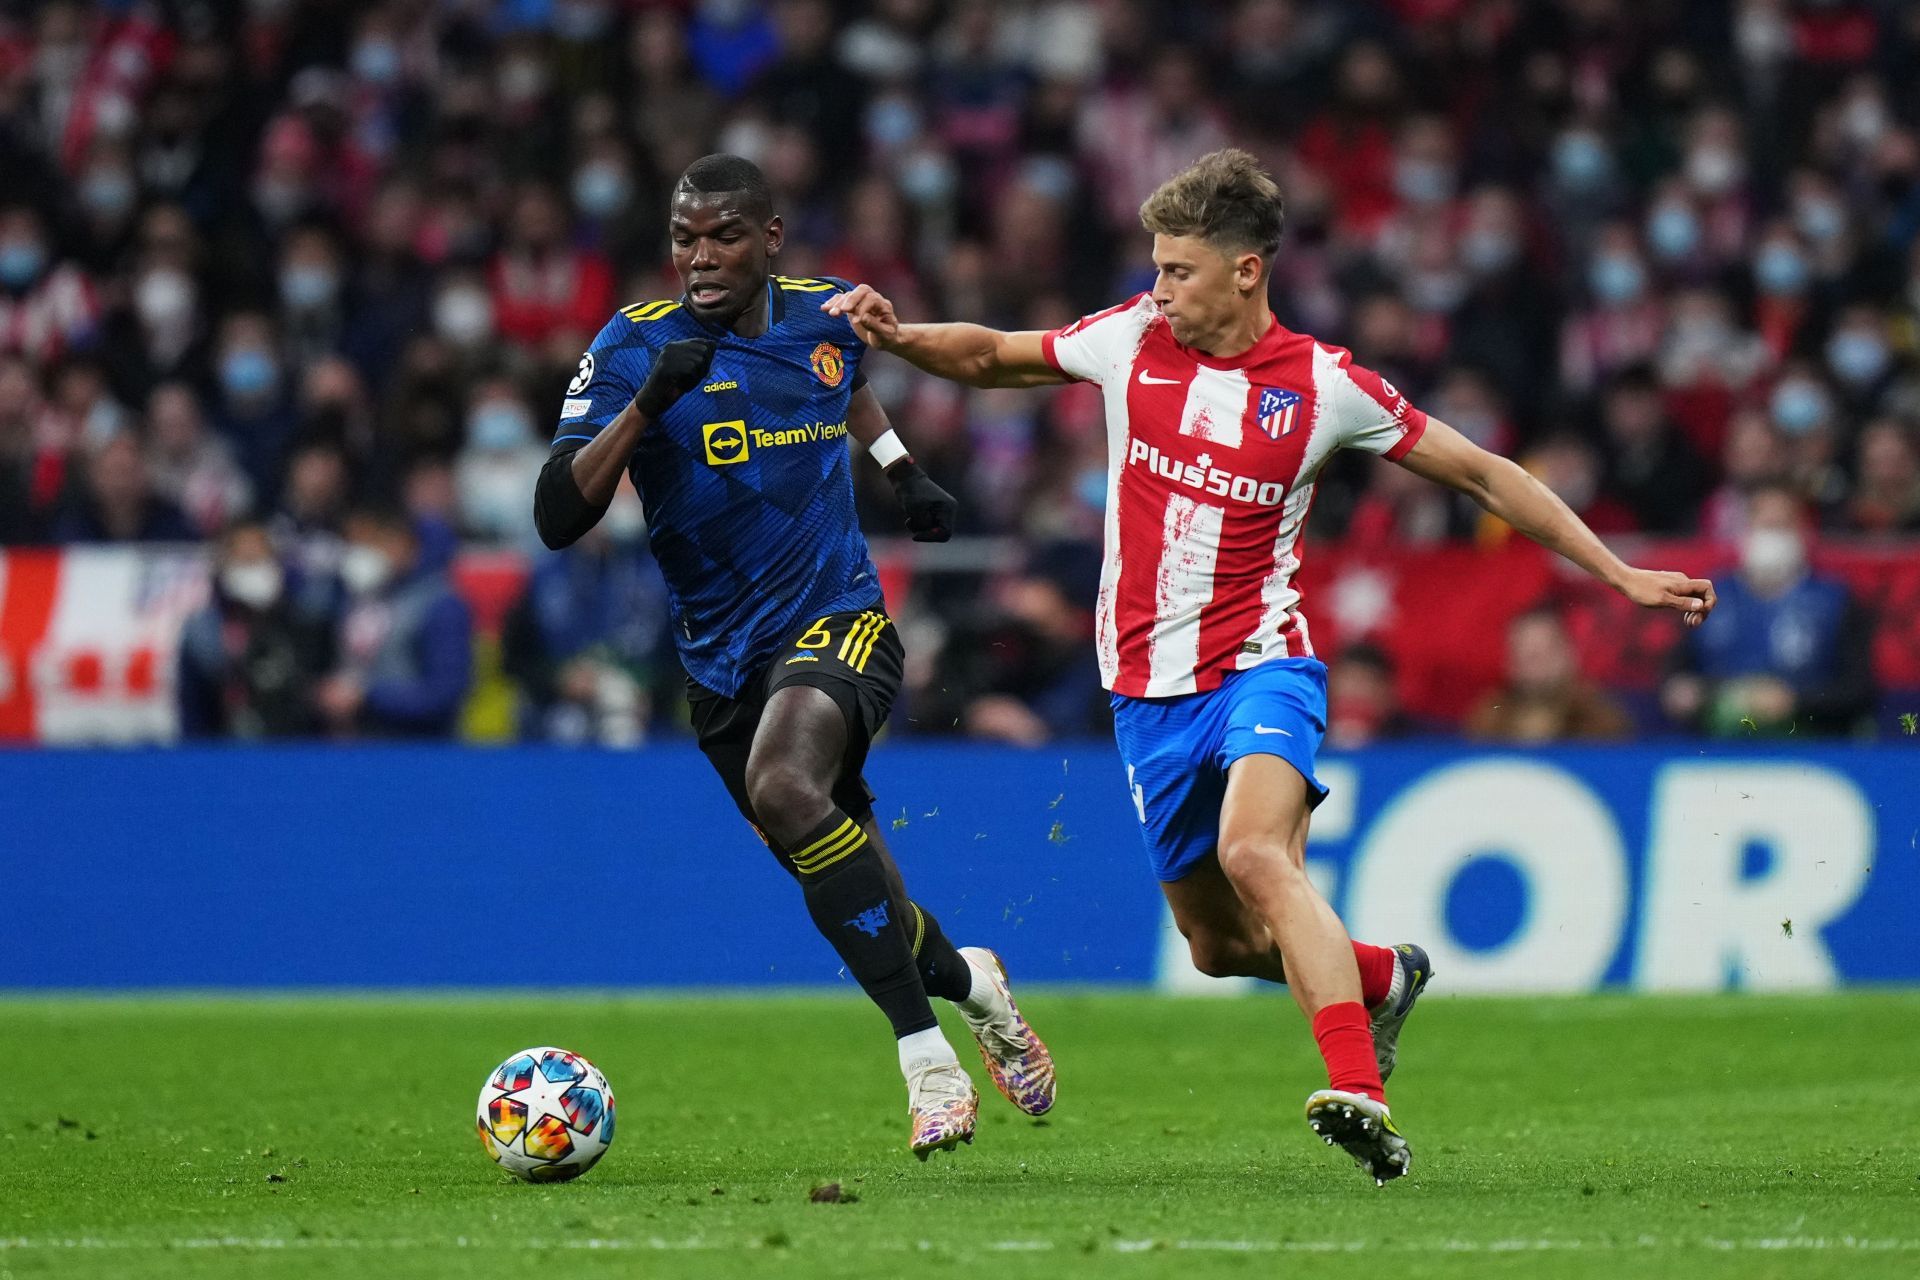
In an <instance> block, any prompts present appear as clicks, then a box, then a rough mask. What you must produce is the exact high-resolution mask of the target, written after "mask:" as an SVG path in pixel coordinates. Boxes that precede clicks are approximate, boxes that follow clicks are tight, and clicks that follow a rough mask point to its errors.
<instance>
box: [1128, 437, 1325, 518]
mask: <svg viewBox="0 0 1920 1280" xmlns="http://www.w3.org/2000/svg"><path fill="white" fill-rule="evenodd" d="M1137 462H1144V463H1146V464H1147V469H1148V470H1149V471H1151V472H1153V473H1154V474H1155V475H1157V476H1161V477H1163V478H1164V479H1167V480H1171V481H1173V482H1174V483H1175V484H1177V485H1184V486H1185V487H1187V488H1189V489H1197V490H1199V491H1200V492H1202V493H1210V494H1212V495H1213V496H1214V497H1216V498H1230V499H1232V500H1233V501H1235V502H1251V503H1254V504H1256V505H1258V506H1262V507H1277V506H1279V505H1280V504H1281V503H1282V502H1284V501H1285V500H1286V497H1287V486H1286V485H1284V484H1282V483H1281V482H1280V481H1278V480H1268V481H1266V482H1265V483H1262V482H1260V481H1258V480H1255V479H1254V478H1253V477H1252V476H1240V475H1235V474H1234V473H1233V472H1231V471H1223V470H1222V469H1221V468H1219V467H1216V466H1214V465H1213V458H1212V456H1211V455H1209V454H1205V453H1203V454H1201V455H1200V457H1199V458H1198V460H1196V461H1194V462H1182V461H1180V459H1178V458H1170V457H1168V456H1167V455H1166V454H1164V453H1162V452H1161V451H1160V450H1159V449H1158V448H1157V447H1156V446H1154V445H1151V444H1148V443H1147V442H1146V441H1145V440H1140V439H1135V440H1134V441H1133V442H1132V443H1131V444H1130V445H1129V446H1128V447H1127V465H1128V466H1133V465H1134V464H1135V463H1137Z"/></svg>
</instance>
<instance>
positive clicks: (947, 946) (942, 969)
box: [861, 815, 973, 1004]
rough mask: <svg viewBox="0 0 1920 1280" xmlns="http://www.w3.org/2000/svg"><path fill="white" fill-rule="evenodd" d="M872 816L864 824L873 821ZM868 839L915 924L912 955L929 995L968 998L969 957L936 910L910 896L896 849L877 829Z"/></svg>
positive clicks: (970, 984)
mask: <svg viewBox="0 0 1920 1280" xmlns="http://www.w3.org/2000/svg"><path fill="white" fill-rule="evenodd" d="M872 821H873V819H872V817H871V815H869V817H868V818H867V821H866V822H865V823H862V824H861V825H863V826H868V825H870V824H871V823H872ZM867 841H868V843H869V844H871V845H873V846H874V848H875V850H876V851H877V852H878V853H879V855H880V860H881V861H882V862H883V863H885V864H886V868H887V888H888V889H889V890H890V891H891V892H892V894H893V900H894V902H895V903H896V904H899V905H900V906H901V908H902V911H903V914H904V918H905V919H908V920H910V921H911V922H912V923H911V924H910V925H909V926H908V932H909V933H911V934H912V935H913V958H914V959H915V960H916V961H918V962H919V965H920V978H921V981H922V983H923V984H924V985H925V986H926V988H927V994H928V995H930V996H939V997H940V998H941V999H942V1000H951V1001H953V1002H954V1003H955V1004H958V1003H959V1002H960V1001H962V1000H965V999H966V998H967V993H968V992H969V991H971V990H972V989H973V970H972V968H971V967H969V966H968V964H967V961H966V958H965V957H964V956H962V955H961V954H960V952H959V951H958V950H956V949H955V948H954V945H953V944H952V943H951V942H949V941H947V935H946V934H945V933H943V932H942V931H941V929H940V922H939V921H938V920H935V919H934V918H933V912H931V911H929V910H927V909H926V908H925V907H923V906H921V905H920V904H919V903H917V902H915V901H914V900H913V899H911V898H909V897H908V896H907V883H906V881H905V880H903V879H901V877H900V864H899V862H897V861H896V860H895V859H894V856H893V851H892V850H891V849H889V848H887V844H886V841H884V840H882V839H881V838H880V833H879V831H878V830H869V831H868V832H867Z"/></svg>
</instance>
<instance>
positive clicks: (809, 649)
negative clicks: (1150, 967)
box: [534, 155, 1054, 1160]
mask: <svg viewBox="0 0 1920 1280" xmlns="http://www.w3.org/2000/svg"><path fill="white" fill-rule="evenodd" d="M669 228H670V231H671V234H672V238H673V263H674V267H675V269H676V270H677V271H678V272H679V274H680V279H681V281H682V283H683V284H684V285H685V288H686V292H685V293H683V294H682V295H681V296H680V297H679V298H677V299H667V300H661V301H657V302H645V303H641V304H638V305H636V306H631V307H627V308H624V309H623V310H622V311H621V312H620V314H618V315H616V316H615V317H614V318H613V319H612V320H611V321H609V322H608V324H607V327H606V328H605V329H603V330H601V332H600V335H599V336H598V337H597V338H595V339H594V342H593V346H592V347H591V348H589V349H588V351H587V353H586V354H585V355H583V356H582V357H581V358H580V369H579V372H578V373H577V374H576V376H575V377H574V379H573V382H572V384H571V385H570V386H569V387H568V388H567V398H566V402H565V404H564V405H563V406H562V408H561V413H560V426H559V430H558V431H557V433H556V434H555V438H554V447H553V455H552V457H551V458H550V459H549V460H548V462H547V465H546V467H545V469H544V470H543V471H542V472H541V475H540V481H539V485H538V488H537V490H536V493H535V498H534V519H535V523H536V524H537V525H538V526H539V530H540V536H541V538H542V540H544V541H545V542H546V544H547V545H548V546H549V547H552V548H555V549H558V548H560V547H564V546H567V545H568V544H570V543H571V542H573V541H574V540H575V539H576V538H578V537H579V536H580V535H581V534H583V533H585V532H586V531H587V530H588V529H589V528H591V527H592V526H593V525H594V523H595V522H596V521H598V520H599V518H600V517H601V515H602V514H604V513H605V511H606V509H607V506H608V504H609V503H610V502H611V501H612V500H613V494H614V489H615V487H616V486H617V485H618V483H619V480H620V475H621V473H622V472H625V473H627V474H628V475H629V476H630V477H631V478H632V480H633V485H634V488H635V489H636V490H637V491H638V493H639V494H640V498H641V501H642V502H643V504H644V505H645V508H646V513H647V527H648V533H649V537H650V538H651V540H652V545H653V552H654V556H655V558H656V559H657V560H658V561H659V562H660V567H661V570H662V572H663V573H664V574H665V576H666V580H667V589H668V594H669V596H670V598H671V601H672V605H673V609H674V615H675V616H674V637H675V641H676V643H677V645H678V648H679V651H680V660H681V662H682V664H683V665H684V666H685V667H686V669H687V673H688V686H689V688H688V693H689V701H690V704H691V713H692V720H693V727H694V731H695V733H696V734H697V735H698V737H699V741H700V747H701V750H702V751H704V752H705V753H706V755H707V758H708V760H710V761H711V762H712V764H713V766H714V769H715V770H716V771H717V772H718V773H719V774H720V778H721V781H722V782H724V783H725V784H726V788H727V791H728V793H729V794H730V795H731V796H732V797H733V801H734V803H735V804H736V805H737V806H739V809H740V812H741V813H742V814H743V815H745V817H746V819H747V821H748V822H750V823H752V824H753V826H754V829H755V830H756V831H758V832H759V833H760V836H761V838H762V839H764V840H765V841H766V843H767V846H768V847H769V848H770V849H772V851H773V853H774V855H775V857H777V858H778V859H779V861H780V864H781V866H783V867H784V868H786V870H787V871H788V872H789V873H790V874H791V875H793V877H794V878H795V879H796V880H798V881H799V883H800V889H801V893H802V896H803V897H804V898H805V900H806V905H807V911H808V913H809V914H810V915H811V916H812V917H813V922H814V925H815V926H816V927H817V928H818V929H819V930H820V932H821V933H822V934H823V935H824V936H825V937H826V939H827V941H828V942H830V943H831V944H833V947H834V949H835V950H836V951H837V952H839V954H840V957H841V959H842V960H844V961H845V962H846V966H847V971H848V972H850V973H851V974H853V976H854V978H855V979H856V980H858V981H859V983H860V985H861V987H862V989H864V990H865V991H866V993H867V995H868V996H869V997H870V998H871V999H872V1000H873V1002H874V1003H875V1004H876V1005H878V1006H879V1007H880V1009H881V1011H882V1012H883V1013H885V1014H886V1016H887V1018H888V1020H889V1021H890V1022H891V1023H892V1024H893V1031H894V1035H895V1037H896V1038H897V1039H898V1042H899V1054H900V1067H901V1071H902V1073H903V1074H904V1075H905V1076H906V1079H907V1088H908V1103H909V1111H910V1123H911V1129H912V1132H911V1138H910V1140H909V1145H910V1147H911V1149H912V1150H913V1152H914V1153H915V1154H916V1155H918V1156H919V1157H920V1158H921V1159H923V1160H924V1159H925V1158H926V1157H927V1156H928V1155H929V1154H931V1153H932V1152H933V1151H935V1150H947V1151H951V1150H953V1149H954V1148H955V1147H956V1146H958V1145H959V1144H960V1143H961V1142H971V1141H972V1140H973V1131H974V1119H975V1112H976V1110H977V1108H978V1095H977V1094H976V1092H975V1090H974V1088H973V1084H972V1082H971V1081H970V1080H969V1079H968V1078H967V1074H966V1072H965V1071H963V1070H962V1069H961V1067H960V1062H959V1059H958V1057H957V1056H956V1055H955V1054H954V1051H953V1048H952V1046H951V1045H949V1044H948V1043H947V1040H946V1038H945V1036H943V1035H942V1034H941V1031H940V1027H939V1024H938V1022H937V1021H936V1020H935V1018H934V1014H933V1007H932V1005H931V1004H930V1002H929V997H930V996H939V997H941V998H943V999H946V1000H950V1001H952V1002H953V1003H954V1004H955V1005H956V1006H957V1007H958V1008H959V1010H960V1013H961V1016H962V1018H963V1019H964V1020H965V1021H966V1023H967V1025H968V1026H969V1027H970V1028H971V1029H972V1031H973V1034H974V1038H975V1039H976V1040H977V1041H978V1042H979V1047H980V1054H981V1058H982V1060H983V1061H984V1062H985V1064H986V1066H987V1070H988V1073H989V1074H990V1075H991V1076H992V1078H993V1080H994V1083H995V1084H996V1085H997V1086H998V1087H999V1089H1000V1092H1001V1093H1002V1094H1004V1095H1005V1096H1006V1098H1007V1100H1008V1101H1010V1102H1012V1103H1013V1104H1014V1105H1015V1106H1017V1107H1019V1108H1020V1109H1021V1110H1022V1111H1025V1112H1027V1113H1028V1114H1029V1115H1039V1114H1041V1113H1042V1112H1044V1111H1046V1110H1047V1109H1048V1108H1049V1107H1050V1106H1052V1105H1053V1098H1054V1074H1053V1062H1052V1059H1051V1057H1050V1056H1049V1055H1048V1053H1047V1048H1046V1046H1045V1045H1044V1044H1043V1043H1042V1042H1041V1041H1040V1038H1039V1037H1038V1036H1036V1035H1035V1034H1034V1033H1033V1029H1032V1028H1031V1027H1030V1026H1029V1025H1028V1024H1027V1022H1026V1021H1025V1019H1023V1018H1022V1017H1021V1015H1020V1011H1019V1009H1018V1008H1017V1007H1016V1006H1015V1004H1014V1002H1013V997H1012V994H1011V992H1010V991H1009V990H1008V987H1007V980H1006V972H1005V969H1004V967H1003V966H1002V965H1001V964H1000V962H999V957H997V956H996V955H994V953H993V952H991V951H988V950H985V949H984V948H979V947H968V948H964V949H959V948H956V947H954V945H953V944H952V943H951V942H949V941H948V940H947V937H946V935H945V934H944V933H942V932H941V929H940V925H939V922H938V921H936V920H935V919H934V917H933V915H932V913H931V912H929V911H927V910H926V909H925V908H924V907H922V906H920V905H919V904H918V903H916V902H914V901H913V900H912V899H911V898H909V897H908V896H907V893H906V889H905V886H904V884H903V882H902V880H901V876H900V871H899V868H898V867H897V866H896V865H895V864H894V861H893V857H892V855H891V854H890V853H889V852H888V850H887V847H886V844H885V842H884V841H883V840H882V839H881V836H880V830H879V827H878V825H877V824H876V823H875V822H874V817H873V801H874V795H873V793H872V792H871V791H870V790H868V788H867V785H866V782H865V780H864V779H863V778H862V777H861V776H860V770H861V767H862V765H863V764H864V762H865V760H866V756H867V749H868V747H869V745H870V744H871V743H872V741H873V736H874V734H875V733H877V732H878V731H879V729H880V726H881V725H882V724H883V723H885V721H886V718H887V712H888V710H889V709H890V707H891V706H892V703H893V699H894V696H895V694H897V693H898V692H899V688H900V676H901V664H902V659H903V650H902V648H901V644H900V639H899V636H898V633H897V629H896V628H895V627H894V626H893V625H892V623H891V620H890V619H889V618H888V616H887V613H886V606H885V602H884V601H883V600H882V598H881V592H880V582H879V576H878V574H877V573H876V571H875V569H874V566H873V561H872V560H871V559H870V558H869V556H868V554H867V544H866V539H865V538H864V537H863V536H862V535H861V533H860V528H859V525H858V524H857V523H856V521H855V518H854V505H853V473H852V460H851V456H850V452H849V449H848V446H847V437H848V436H852V437H853V438H854V439H857V440H859V441H860V442H861V443H862V444H864V445H865V446H866V447H867V450H868V452H869V453H870V454H872V456H873V458H874V460H875V461H876V462H877V463H879V464H880V465H881V466H882V467H884V468H885V472H886V475H887V478H888V479H889V480H891V481H892V483H893V486H894V489H895V492H896V493H897V494H898V495H899V499H900V503H901V506H902V508H903V509H904V511H905V514H906V520H907V527H908V528H909V529H911V530H912V531H913V535H914V537H915V538H916V539H918V540H921V541H944V540H945V539H946V538H947V537H948V535H949V532H950V529H951V526H952V521H953V514H954V502H953V499H952V498H951V497H950V496H948V495H947V494H946V493H945V492H944V491H943V490H941V489H940V487H939V486H938V485H936V484H934V482H933V481H932V480H931V479H929V478H928V476H927V474H926V472H925V471H924V470H922V469H921V468H920V467H919V466H918V465H917V464H916V463H915V462H914V460H913V458H912V457H911V455H909V454H908V452H907V450H906V448H905V446H904V445H902V444H901V443H900V440H899V437H898V436H897V435H896V434H895V433H894V431H893V429H892V427H891V426H890V425H889V423H888V421H887V416H886V413H885V411H883V410H882V409H881V407H880V404H879V401H878V400H877V399H876V398H875V396H874V394H873V392H872V391H871V390H870V389H868V387H867V386H866V381H865V379H864V377H863V376H862V375H861V373H860V361H861V358H862V357H863V355H864V354H865V352H866V347H865V345H864V344H863V343H862V342H861V341H860V339H859V337H858V336H856V334H855V333H854V330H853V326H852V325H851V324H850V323H848V322H847V321H846V320H845V319H843V318H840V317H836V316H829V315H827V314H826V313H825V312H823V311H822V310H821V308H820V305H819V304H820V302H821V301H822V300H823V299H824V298H825V297H827V296H828V295H830V294H832V293H834V292H836V291H838V290H841V289H844V288H846V287H847V286H846V284H845V282H843V281H838V280H826V279H792V278H788V277H784V276H776V275H773V274H772V261H773V259H774V258H775V257H777V256H778V255H779V253H780V246H781V240H782V237H783V234H784V231H783V227H782V224H781V220H780V218H779V217H778V216H777V215H776V214H775V213H774V211H773V207H772V198H771V194H770V192H769V190H768V187H767V181H766V178H765V177H764V176H763V175H762V174H761V172H760V170H759V169H758V167H756V166H755V165H753V164H752V163H751V162H749V161H747V160H744V159H741V158H740V157H738V156H725V155H720V156H707V157H705V158H703V159H701V160H697V161H695V162H694V163H693V164H692V165H690V166H689V167H688V168H687V171H686V173H685V174H684V175H682V177H681V179H680V181H679V183H678V185H677V186H676V187H675V188H674V194H673V204H672V211H671V217H670V221H669Z"/></svg>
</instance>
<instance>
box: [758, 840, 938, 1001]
mask: <svg viewBox="0 0 1920 1280" xmlns="http://www.w3.org/2000/svg"><path fill="white" fill-rule="evenodd" d="M792 860H793V868H794V871H795V872H796V873H798V875H799V877H800V889H801V892H802V893H803V894H805V896H806V899H807V913H808V914H809V915H811V916H812V917H813V924H814V927H815V928H816V929H818V930H820V933H821V936H823V937H824V938H826V940H827V941H828V942H830V943H832V944H833V949H834V950H835V951H837V952H839V953H840V958H841V959H842V960H844V961H845V962H846V965H847V972H848V973H851V974H852V975H853V977H854V981H856V982H858V983H859V984H860V988H861V990H863V991H865V992H866V993H867V998H868V999H870V1000H872V1001H873V1002H874V1003H875V1004H877V1005H879V1006H880V1012H882V1013H884V1014H886V1015H887V1021H889V1022H891V1023H892V1024H893V1034H894V1035H895V1036H896V1037H900V1036H908V1035H912V1034H913V1033H914V1032H916V1031H926V1030H929V1029H931V1028H933V1027H936V1026H938V1025H939V1022H938V1020H937V1019H936V1018H935V1017H934V1016H933V1006H932V1005H931V1004H929V1003H928V1001H927V990H926V988H925V987H924V986H923V985H921V981H920V971H919V969H918V967H917V966H916V964H915V962H914V957H913V935H912V934H911V933H910V932H908V931H909V930H910V929H911V928H912V927H913V923H914V922H913V920H912V918H911V917H912V915H913V912H912V911H911V909H910V908H911V904H905V908H906V909H903V904H901V903H897V902H895V901H894V896H893V894H892V892H891V891H890V890H889V887H888V884H887V871H886V865H885V864H884V863H883V862H882V861H881V859H880V855H879V854H878V853H877V852H876V851H875V850H874V847H873V845H872V843H871V842H870V841H869V840H868V839H867V833H866V832H865V831H862V830H861V829H860V824H859V823H857V822H855V821H854V820H853V819H852V818H849V817H848V816H847V815H846V814H845V813H842V812H841V811H840V810H839V809H837V808H836V809H834V810H833V811H832V812H830V813H829V814H828V815H827V817H826V819H825V820H824V821H822V822H821V823H820V825H819V826H817V827H815V828H814V829H813V830H812V831H809V832H808V833H807V834H806V835H804V836H802V837H801V838H800V840H799V842H798V847H797V848H796V850H795V851H794V853H793V855H792ZM961 963H962V964H964V963H965V961H962V962H961Z"/></svg>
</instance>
